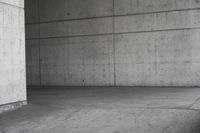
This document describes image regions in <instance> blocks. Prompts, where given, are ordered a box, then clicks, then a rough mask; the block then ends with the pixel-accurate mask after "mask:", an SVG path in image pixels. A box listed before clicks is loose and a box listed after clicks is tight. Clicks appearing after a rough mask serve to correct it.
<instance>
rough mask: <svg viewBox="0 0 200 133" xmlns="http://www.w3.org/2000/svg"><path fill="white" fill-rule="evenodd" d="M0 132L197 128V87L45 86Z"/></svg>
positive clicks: (195, 131)
mask: <svg viewBox="0 0 200 133" xmlns="http://www.w3.org/2000/svg"><path fill="white" fill-rule="evenodd" d="M28 94H29V99H28V101H29V104H28V105H27V106H24V107H23V108H21V109H18V110H16V111H13V112H8V113H4V114H2V115H0V133H199V132H200V88H134V87H43V88H39V87H37V88H33V87H32V88H31V89H29V91H28Z"/></svg>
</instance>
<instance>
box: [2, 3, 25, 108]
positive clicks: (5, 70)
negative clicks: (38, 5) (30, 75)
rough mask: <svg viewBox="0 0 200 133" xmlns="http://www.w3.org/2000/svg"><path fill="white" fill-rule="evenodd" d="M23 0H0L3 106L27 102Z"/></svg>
mask: <svg viewBox="0 0 200 133" xmlns="http://www.w3.org/2000/svg"><path fill="white" fill-rule="evenodd" d="M23 3H24V2H23V1H22V0H13V1H12V0H6V1H5V0H0V105H2V104H7V103H13V102H18V101H25V100H26V81H25V36H24V8H23Z"/></svg>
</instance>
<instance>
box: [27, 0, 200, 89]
mask: <svg viewBox="0 0 200 133" xmlns="http://www.w3.org/2000/svg"><path fill="white" fill-rule="evenodd" d="M199 7H200V2H199V1H198V0H166V1H161V0H101V1H99V0H26V34H27V36H26V40H27V42H26V43H27V45H26V46H27V51H28V52H27V62H28V63H27V75H28V79H27V81H28V84H29V85H75V86H86V85H89V86H115V85H116V86H127V85H129V86H199V85H200V82H199V80H200V76H199V75H200V67H199V60H200V58H199V57H200V55H199V53H200V52H199V51H200V47H199V41H200V40H199V33H200V30H199V28H200V16H199V14H200V13H199ZM33 45H34V46H33ZM31 51H32V52H31ZM33 51H35V53H34V52H33Z"/></svg>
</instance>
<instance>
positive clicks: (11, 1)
mask: <svg viewBox="0 0 200 133" xmlns="http://www.w3.org/2000/svg"><path fill="white" fill-rule="evenodd" d="M0 3H2V4H8V5H11V6H16V7H21V8H24V0H0Z"/></svg>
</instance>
